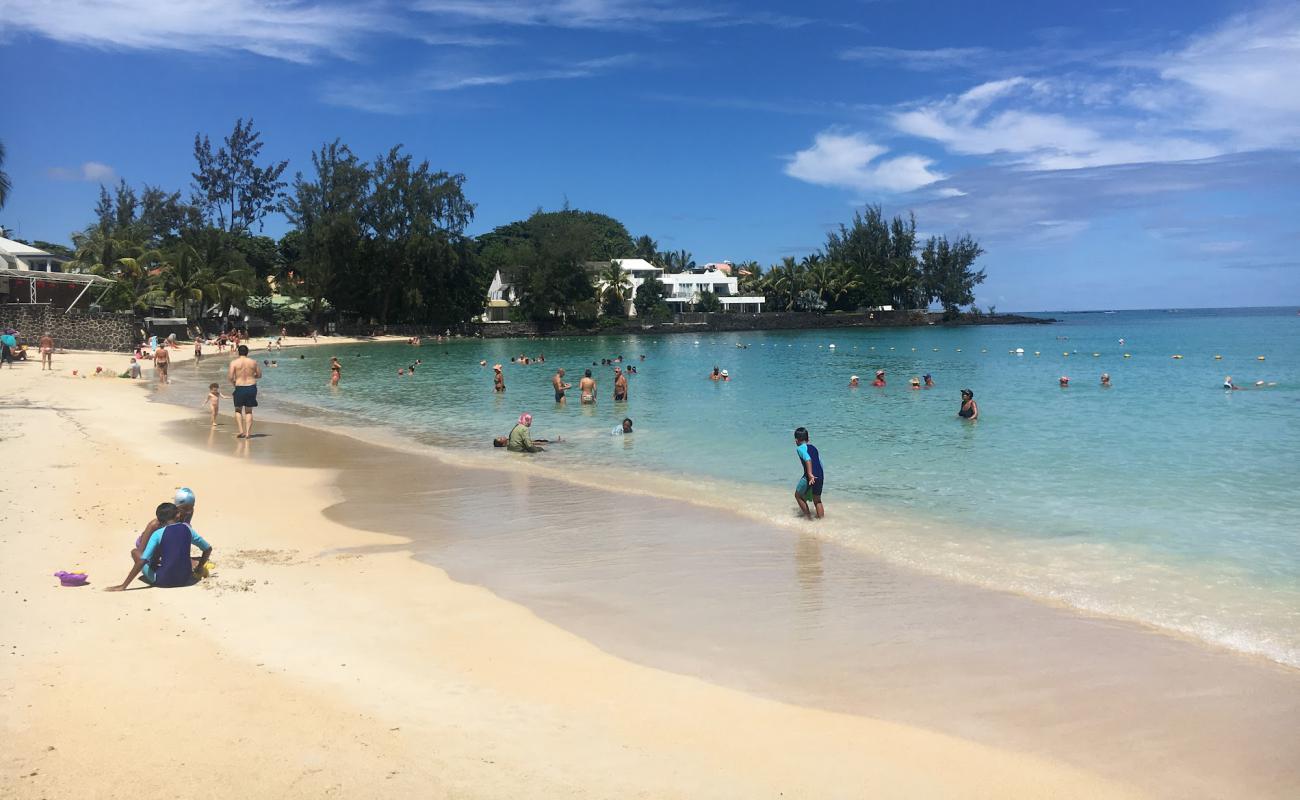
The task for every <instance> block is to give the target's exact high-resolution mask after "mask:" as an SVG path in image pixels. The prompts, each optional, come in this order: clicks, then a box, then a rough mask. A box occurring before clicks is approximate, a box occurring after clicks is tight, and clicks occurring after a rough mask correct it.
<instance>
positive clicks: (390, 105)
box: [321, 53, 640, 114]
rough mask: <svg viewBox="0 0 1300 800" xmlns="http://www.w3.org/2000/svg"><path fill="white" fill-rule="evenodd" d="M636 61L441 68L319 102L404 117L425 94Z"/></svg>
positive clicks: (332, 86) (336, 84)
mask: <svg viewBox="0 0 1300 800" xmlns="http://www.w3.org/2000/svg"><path fill="white" fill-rule="evenodd" d="M639 60H640V56H638V55H637V54H635V53H624V54H620V55H617V56H609V57H607V58H593V59H586V60H584V61H575V62H573V63H567V64H562V65H543V66H536V67H530V68H525V69H516V70H500V71H491V70H472V69H467V68H465V67H463V66H456V65H447V66H440V67H435V68H430V69H426V70H422V71H419V72H416V73H414V74H412V75H407V76H403V77H399V78H395V79H390V80H379V81H370V80H340V81H333V82H331V83H329V84H327V85H326V86H325V87H324V88H323V89H322V91H321V100H323V101H324V102H326V103H329V104H330V105H335V106H342V107H345V108H353V109H357V110H359V111H368V112H371V113H376V114H406V113H411V112H413V111H417V110H419V109H420V107H421V104H422V102H423V101H424V100H425V99H427V97H428V96H429V95H430V94H434V93H438V92H454V91H457V90H462V89H473V88H479V87H490V86H508V85H510V84H515V83H535V82H541V81H562V80H575V79H579V78H594V77H596V76H599V75H602V74H605V73H607V72H610V71H612V70H615V69H618V68H620V67H624V66H627V65H630V64H634V63H636V62H637V61H639Z"/></svg>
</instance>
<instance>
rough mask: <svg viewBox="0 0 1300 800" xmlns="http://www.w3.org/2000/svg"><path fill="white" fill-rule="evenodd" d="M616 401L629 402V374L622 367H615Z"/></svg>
mask: <svg viewBox="0 0 1300 800" xmlns="http://www.w3.org/2000/svg"><path fill="white" fill-rule="evenodd" d="M614 402H615V403H626V402H627V375H626V374H624V372H623V370H622V368H621V367H614Z"/></svg>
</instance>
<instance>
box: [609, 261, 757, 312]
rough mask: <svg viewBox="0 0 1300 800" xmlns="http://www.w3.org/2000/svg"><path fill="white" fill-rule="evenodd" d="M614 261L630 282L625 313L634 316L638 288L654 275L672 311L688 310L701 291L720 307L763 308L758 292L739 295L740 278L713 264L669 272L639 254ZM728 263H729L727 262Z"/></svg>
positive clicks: (752, 309) (737, 309)
mask: <svg viewBox="0 0 1300 800" xmlns="http://www.w3.org/2000/svg"><path fill="white" fill-rule="evenodd" d="M615 263H617V264H618V265H619V267H620V268H621V269H622V270H623V273H624V274H626V275H627V277H628V282H629V283H631V284H632V291H631V292H629V293H628V296H627V314H628V316H636V307H635V306H634V305H633V301H634V300H635V299H636V293H637V290H638V289H640V288H641V285H642V284H643V283H645V281H646V278H648V277H650V276H652V275H653V276H654V277H656V278H658V279H659V282H660V283H662V284H663V285H664V290H665V291H664V294H665V297H664V300H666V301H667V302H668V306H669V308H671V309H672V310H673V311H687V310H690V308H691V307H693V306H694V305H695V303H696V302H698V301H699V298H700V293H701V292H712V293H713V294H715V295H717V297H718V300H719V301H721V303H722V310H723V311H741V312H750V313H757V312H759V311H762V310H763V301H764V298H763V297H762V296H761V295H742V294H741V293H740V279H739V278H734V277H732V276H731V275H729V274H727V273H726V272H724V271H722V270H719V269H717V268H716V265H712V264H711V265H708V266H707V267H700V268H697V269H695V270H693V271H691V272H681V273H677V274H672V273H668V272H665V271H664V270H662V269H660V268H659V267H656V266H655V265H654V264H651V263H650V262H649V261H646V260H644V259H640V258H621V259H615ZM728 266H730V265H728Z"/></svg>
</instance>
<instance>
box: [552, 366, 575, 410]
mask: <svg viewBox="0 0 1300 800" xmlns="http://www.w3.org/2000/svg"><path fill="white" fill-rule="evenodd" d="M551 386H554V387H555V402H557V403H563V402H564V393H565V392H566V391H568V390H569V389H572V388H573V384H571V383H565V382H564V368H563V367H561V368H560V369H557V370H556V371H555V375H553V376H552V377H551Z"/></svg>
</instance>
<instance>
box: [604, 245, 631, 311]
mask: <svg viewBox="0 0 1300 800" xmlns="http://www.w3.org/2000/svg"><path fill="white" fill-rule="evenodd" d="M596 285H597V288H596V296H597V300H598V301H600V302H601V303H602V304H605V305H606V307H607V308H609V309H611V310H612V309H613V308H615V307H617V308H618V309H620V313H621V314H622V315H623V316H626V315H627V298H628V295H629V294H630V293H631V291H632V281H631V279H630V278H628V277H627V273H626V272H624V271H623V266H622V262H621V261H619V260H618V259H614V260H612V261H610V262H609V266H608V267H606V268H605V269H604V270H602V271H601V273H600V275H599V276H598V281H597V284H596ZM607 313H608V312H607Z"/></svg>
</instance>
